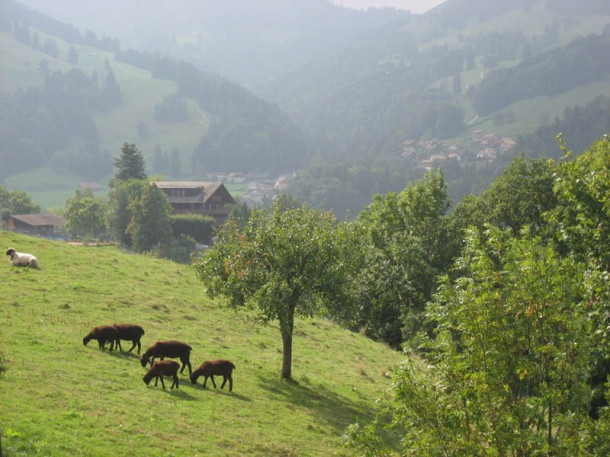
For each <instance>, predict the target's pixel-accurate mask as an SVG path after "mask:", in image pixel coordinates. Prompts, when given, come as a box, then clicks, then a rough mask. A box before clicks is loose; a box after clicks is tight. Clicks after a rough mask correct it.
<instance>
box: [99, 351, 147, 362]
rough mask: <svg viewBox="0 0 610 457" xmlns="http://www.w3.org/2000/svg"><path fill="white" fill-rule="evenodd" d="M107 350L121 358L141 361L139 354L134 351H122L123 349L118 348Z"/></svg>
mask: <svg viewBox="0 0 610 457" xmlns="http://www.w3.org/2000/svg"><path fill="white" fill-rule="evenodd" d="M106 352H107V353H108V354H110V355H112V356H114V357H117V358H119V359H124V360H135V361H136V362H138V364H139V363H140V358H139V357H138V354H134V353H133V352H121V351H117V350H114V351H106Z"/></svg>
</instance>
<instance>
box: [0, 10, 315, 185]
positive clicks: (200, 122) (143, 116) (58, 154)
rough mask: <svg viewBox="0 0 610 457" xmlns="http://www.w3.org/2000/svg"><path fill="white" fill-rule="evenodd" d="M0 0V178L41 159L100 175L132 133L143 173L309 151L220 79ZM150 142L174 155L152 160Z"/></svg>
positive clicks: (299, 159) (205, 168)
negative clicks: (172, 159)
mask: <svg viewBox="0 0 610 457" xmlns="http://www.w3.org/2000/svg"><path fill="white" fill-rule="evenodd" d="M1 7H2V9H1V13H2V16H1V21H0V24H1V25H2V29H1V31H0V33H1V34H2V45H3V50H4V54H5V55H6V56H7V57H8V59H6V60H5V61H4V63H3V65H4V68H5V70H6V71H5V73H4V75H3V78H2V87H1V90H2V93H3V103H2V105H1V108H0V109H1V113H0V118H1V119H2V125H1V130H0V135H1V138H2V143H3V148H2V150H1V152H0V153H1V154H2V155H1V156H0V158H1V159H2V163H3V165H4V166H3V167H2V169H1V170H0V173H1V175H0V178H4V177H7V176H10V175H12V174H15V173H19V172H23V171H27V170H31V169H35V168H38V167H41V166H48V167H50V168H51V169H55V170H60V171H63V172H67V173H70V174H72V175H74V176H75V178H77V179H80V180H81V181H96V180H104V179H105V178H107V177H108V176H109V175H110V174H111V172H112V163H111V157H112V156H116V155H117V154H118V152H119V147H120V144H122V143H123V142H125V141H129V140H132V141H133V142H136V143H138V144H140V145H142V146H143V149H144V151H145V155H146V158H147V161H148V167H149V169H150V170H151V171H152V170H154V171H155V172H157V173H162V174H166V175H169V174H171V175H174V176H185V175H193V174H199V175H201V174H202V173H203V172H210V171H225V172H228V171H250V170H254V169H258V170H274V171H287V170H288V171H289V170H292V169H294V168H297V167H303V166H305V165H306V163H307V158H308V155H309V149H308V145H307V141H306V140H305V138H304V136H303V135H302V134H301V133H300V131H299V129H298V128H296V127H295V126H294V125H293V124H292V123H291V121H290V120H289V119H288V118H287V117H286V116H285V115H284V114H283V113H281V112H280V111H279V110H278V109H277V108H275V107H274V106H272V105H270V104H268V103H266V102H264V101H262V100H261V99H259V98H257V97H255V96H253V95H252V94H250V93H248V92H247V91H245V90H244V89H242V88H240V87H239V86H237V85H236V84H234V83H231V82H230V81H228V80H226V79H225V78H222V77H219V76H216V75H213V74H209V73H204V72H202V71H200V70H198V69H196V68H195V67H194V66H193V65H191V64H187V63H185V62H179V61H177V60H174V59H173V58H169V57H161V56H159V55H152V54H144V53H139V52H136V51H133V50H121V47H120V44H119V42H118V41H117V40H116V39H112V40H111V39H108V38H102V39H98V38H96V36H95V35H94V34H93V33H92V32H86V33H84V34H83V33H81V32H80V31H79V30H78V29H76V28H75V27H73V26H69V25H65V24H63V23H61V22H59V21H57V20H55V19H53V18H51V17H48V16H44V15H41V14H39V13H36V12H33V11H31V10H28V9H26V8H24V7H22V6H20V5H19V4H17V3H16V2H13V1H11V0H3V2H2V4H1ZM24 74H25V75H26V76H27V77H26V78H23V75H24ZM141 102H143V103H141ZM236 138H237V139H236ZM198 145H199V146H198ZM156 149H161V150H162V151H163V150H164V151H165V154H166V155H167V154H168V153H170V152H171V153H172V154H173V153H175V152H176V151H177V153H178V157H179V160H181V165H180V166H178V167H177V169H176V167H173V168H171V169H170V168H169V166H168V167H167V168H163V167H162V166H159V164H158V163H154V155H153V151H154V150H156ZM193 151H195V152H194V153H193ZM167 163H169V161H167Z"/></svg>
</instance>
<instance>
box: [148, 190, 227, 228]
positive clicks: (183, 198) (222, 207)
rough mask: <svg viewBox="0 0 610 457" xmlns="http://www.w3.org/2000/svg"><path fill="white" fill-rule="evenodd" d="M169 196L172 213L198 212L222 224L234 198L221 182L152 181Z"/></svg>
mask: <svg viewBox="0 0 610 457" xmlns="http://www.w3.org/2000/svg"><path fill="white" fill-rule="evenodd" d="M154 184H155V185H156V186H157V187H158V188H159V189H161V190H162V191H163V192H165V194H166V195H167V196H168V198H169V202H170V204H171V205H172V211H173V212H174V214H199V215H202V216H210V217H213V218H214V220H215V221H216V223H217V224H218V225H220V224H223V223H224V222H225V221H226V220H227V218H228V216H229V212H230V211H231V207H230V206H231V205H234V204H235V200H234V199H233V197H232V196H231V194H230V193H229V191H228V190H227V188H226V187H225V186H224V184H223V183H221V182H201V181H158V182H155V183H154Z"/></svg>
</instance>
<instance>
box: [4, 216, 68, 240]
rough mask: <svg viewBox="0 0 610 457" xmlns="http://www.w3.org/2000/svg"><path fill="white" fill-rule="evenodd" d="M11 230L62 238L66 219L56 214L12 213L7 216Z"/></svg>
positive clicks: (64, 232)
mask: <svg viewBox="0 0 610 457" xmlns="http://www.w3.org/2000/svg"><path fill="white" fill-rule="evenodd" d="M8 229H9V230H10V231H11V232H17V233H23V234H25V235H31V236H42V237H44V238H63V237H65V234H66V220H65V219H64V218H63V217H60V216H57V215H56V214H12V215H11V216H9V218H8Z"/></svg>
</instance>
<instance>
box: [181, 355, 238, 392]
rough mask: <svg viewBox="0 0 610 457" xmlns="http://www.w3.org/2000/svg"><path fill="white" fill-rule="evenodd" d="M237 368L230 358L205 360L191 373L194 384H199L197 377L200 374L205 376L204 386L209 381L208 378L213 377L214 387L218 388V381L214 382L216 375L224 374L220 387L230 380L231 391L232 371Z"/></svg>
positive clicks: (231, 389)
mask: <svg viewBox="0 0 610 457" xmlns="http://www.w3.org/2000/svg"><path fill="white" fill-rule="evenodd" d="M234 369H235V365H234V364H233V362H230V361H229V360H210V361H206V362H203V363H202V364H201V365H200V366H199V368H197V369H196V370H195V371H193V373H192V374H191V376H190V378H191V382H192V383H193V384H197V378H199V376H203V377H204V379H203V387H205V384H206V382H208V378H211V379H212V384H213V385H214V389H216V383H215V382H214V376H222V377H223V381H222V385H221V386H220V388H221V389H222V388H223V387H224V386H225V384H226V383H227V381H229V392H233V377H232V376H231V373H233V370H234Z"/></svg>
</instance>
